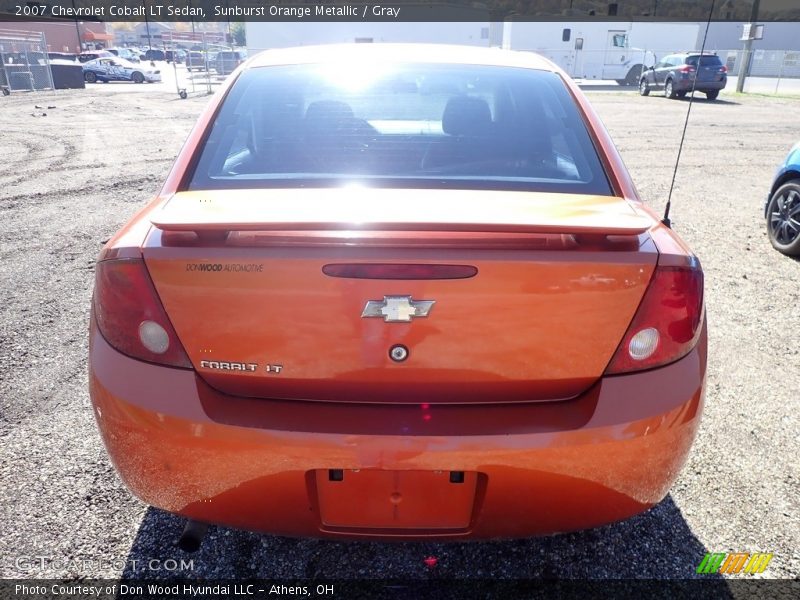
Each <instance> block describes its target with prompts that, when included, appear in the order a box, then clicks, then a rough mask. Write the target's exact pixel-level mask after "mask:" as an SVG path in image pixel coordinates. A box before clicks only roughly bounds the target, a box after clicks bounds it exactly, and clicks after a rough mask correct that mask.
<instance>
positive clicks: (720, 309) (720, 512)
mask: <svg viewBox="0 0 800 600" xmlns="http://www.w3.org/2000/svg"><path fill="white" fill-rule="evenodd" d="M112 87H113V89H112ZM104 88H105V89H103V90H102V92H98V91H96V90H97V87H95V88H94V89H92V88H89V89H87V90H75V91H68V92H67V91H64V92H58V93H42V94H36V95H26V94H13V95H12V96H10V97H7V98H0V139H1V140H2V144H1V145H2V155H3V159H2V161H0V164H2V167H0V169H1V170H0V256H1V257H2V259H1V260H0V290H2V292H1V293H2V303H0V378H1V380H0V481H2V484H1V485H0V557H2V558H0V576H1V577H48V576H50V577H53V576H58V577H64V576H66V577H73V576H82V577H118V576H120V575H125V576H133V575H136V576H148V577H172V576H174V575H175V574H176V573H175V572H174V571H170V570H169V569H168V568H167V567H166V566H164V561H165V560H166V559H170V558H172V559H177V560H180V559H181V558H183V559H189V558H192V559H193V569H192V570H191V572H187V571H184V572H183V573H182V574H183V575H189V574H191V575H193V576H200V577H211V576H227V577H236V578H238V577H265V578H277V577H292V578H294V577H310V576H314V577H319V578H350V577H372V578H377V577H389V578H392V577H393V578H407V577H408V578H428V577H437V578H438V577H444V578H451V577H452V578H466V577H487V578H493V577H541V576H546V577H591V578H605V577H656V578H683V577H691V576H693V575H694V570H695V568H696V566H697V564H698V563H699V561H700V559H701V558H702V556H703V555H704V553H705V552H706V551H714V552H729V551H765V552H773V553H774V555H775V556H774V558H773V560H772V562H771V563H770V565H769V568H768V570H767V572H766V573H765V575H766V576H770V577H783V578H785V577H793V578H794V577H798V576H800V523H799V519H798V517H799V516H800V513H798V498H800V493H798V488H799V487H800V486H799V485H798V484H799V483H800V468H799V467H798V461H797V457H798V456H800V433H799V428H798V417H797V408H798V398H800V356H798V337H797V327H798V323H800V320H799V319H798V306H800V297H799V295H800V284H798V282H800V262H797V261H794V260H791V259H788V258H786V257H783V256H781V255H780V254H778V253H777V252H775V251H774V250H772V248H771V247H770V245H769V242H768V241H767V238H766V234H765V233H764V227H763V222H762V217H761V212H762V206H763V200H764V196H765V194H766V192H767V189H768V187H769V184H770V179H771V176H772V174H773V172H774V168H775V166H776V165H777V164H778V163H779V162H780V160H781V159H782V157H783V156H784V155H785V153H786V151H787V150H788V148H789V147H790V146H791V145H792V144H793V143H794V142H795V141H797V139H799V138H800V101H798V100H796V99H795V100H792V99H780V98H766V97H740V96H735V95H728V96H723V98H724V99H723V100H722V101H720V102H716V103H708V102H705V101H700V102H698V103H697V104H695V106H694V109H693V114H692V121H691V126H690V129H689V134H688V136H687V140H686V147H685V151H684V156H683V160H682V163H681V168H680V171H679V177H678V182H677V185H676V188H675V194H674V198H673V212H672V216H673V218H674V222H675V229H676V230H677V231H678V232H679V233H680V234H681V235H682V236H683V237H684V239H685V240H687V241H688V243H689V244H690V245H691V246H692V247H693V248H694V250H695V251H696V252H697V254H698V255H699V256H700V258H701V260H702V262H703V265H704V267H705V272H706V282H707V283H706V285H707V288H706V289H707V305H708V321H709V331H710V353H709V360H710V369H709V380H708V396H707V404H706V410H705V417H704V421H703V425H702V428H701V431H700V434H699V437H698V439H697V442H696V444H695V446H694V448H693V450H692V453H691V457H690V459H689V462H688V464H687V465H686V467H685V468H684V470H683V472H682V474H681V476H680V477H679V479H678V481H677V483H676V484H675V486H674V487H673V489H672V492H671V494H670V495H669V496H668V497H667V498H666V499H665V500H664V501H663V502H662V503H661V504H659V505H658V506H656V507H655V508H653V509H652V510H650V511H648V512H647V513H645V514H643V515H641V516H639V517H636V518H634V519H631V520H628V521H626V522H624V523H619V524H614V525H610V526H607V527H603V528H600V529H596V530H592V531H587V532H583V533H575V534H569V535H559V536H555V537H550V538H543V539H533V540H524V541H508V542H492V543H472V544H449V545H441V544H432V543H396V544H379V543H348V544H343V543H332V542H322V541H316V540H295V539H286V538H279V537H271V536H262V535H256V534H251V533H246V532H240V531H234V530H227V529H222V528H212V530H211V531H210V535H209V538H208V539H207V540H206V542H205V544H204V546H203V548H202V550H201V551H200V552H199V553H197V554H195V555H193V556H191V557H189V556H187V555H184V554H182V553H181V552H180V551H179V550H177V549H176V548H174V547H173V546H172V542H173V540H174V539H175V538H176V537H177V536H178V534H179V531H180V528H181V523H180V521H179V520H178V519H176V518H174V517H172V516H170V515H167V514H165V513H162V512H160V511H157V510H154V509H152V508H148V507H146V506H144V505H142V504H141V503H140V502H139V501H137V500H136V499H134V498H133V497H132V496H131V495H130V494H129V493H128V491H127V490H126V489H125V488H124V487H123V486H122V484H121V482H120V481H119V479H118V478H117V476H116V474H115V473H114V470H113V468H112V467H111V465H110V463H109V461H108V459H107V457H106V454H105V451H104V449H103V446H102V444H101V441H100V438H99V435H98V434H97V431H96V429H95V424H94V419H93V417H92V411H91V410H90V404H89V398H88V392H87V376H86V368H87V367H86V357H87V351H88V348H87V335H86V333H87V321H88V310H89V299H90V294H91V286H92V283H93V262H94V259H95V258H96V256H97V253H98V252H99V250H100V248H101V246H102V243H103V242H104V241H105V240H107V239H108V238H109V237H110V236H111V235H112V233H113V232H114V231H115V230H116V229H117V228H118V227H119V226H120V225H122V223H124V222H125V221H126V220H127V219H128V218H129V217H130V216H131V215H132V214H133V213H134V212H135V211H136V210H137V209H138V208H139V207H141V206H142V205H143V204H144V203H145V202H146V201H147V200H148V198H149V197H150V196H151V195H152V194H153V193H154V192H155V191H157V188H158V185H159V183H160V182H161V180H162V179H163V177H164V176H165V174H166V173H167V170H168V169H169V167H170V164H171V161H172V160H173V158H174V157H175V155H176V152H177V151H178V149H179V147H180V145H181V143H182V141H183V139H184V138H185V136H186V134H187V133H188V130H189V128H190V127H191V125H192V124H193V122H194V120H195V118H196V116H197V114H198V113H199V111H200V109H201V108H202V106H203V105H204V103H205V101H206V100H205V97H200V96H194V97H190V98H189V99H188V100H185V101H182V100H179V99H178V98H177V96H176V95H175V94H174V93H170V91H169V90H168V88H166V87H164V86H160V87H159V86H153V87H152V88H151V89H150V90H148V92H147V93H142V92H141V90H136V91H135V92H134V91H129V89H130V86H127V85H124V84H121V85H116V86H115V85H114V84H111V85H110V86H104ZM590 97H591V99H592V101H593V103H594V105H595V106H596V108H597V110H598V111H599V112H600V114H601V116H602V118H603V119H604V121H605V122H606V124H607V126H608V128H609V129H610V131H611V133H612V135H613V137H614V138H615V140H616V142H617V143H618V145H619V147H620V149H621V151H622V153H623V156H624V158H625V160H626V162H627V165H628V167H629V169H630V170H631V172H632V174H633V177H634V180H635V181H636V182H637V184H638V186H639V190H640V192H641V194H642V196H643V198H644V199H645V200H646V201H647V202H648V203H650V204H651V205H653V206H656V207H659V208H660V207H662V206H663V204H664V201H665V200H666V196H667V192H668V190H669V183H670V178H671V175H672V168H673V165H674V161H675V156H676V153H677V148H678V143H679V139H680V132H681V128H682V124H683V118H684V115H685V111H686V108H687V106H688V104H687V102H685V101H669V100H666V99H664V98H660V97H649V98H641V97H639V96H638V95H635V94H634V93H602V92H594V93H591V94H590ZM35 104H38V105H41V106H43V107H44V108H43V109H35V108H34V105H35ZM50 106H55V108H49V107H50ZM41 112H46V113H47V116H36V115H38V114H40V113H41ZM429 555H433V556H436V557H438V559H439V562H438V565H437V566H436V567H435V568H434V569H430V568H428V567H426V566H425V565H424V564H423V559H424V558H425V557H426V556H429ZM34 557H44V558H34ZM134 561H136V562H135V563H134ZM152 561H159V562H152ZM81 563H83V565H82V566H81Z"/></svg>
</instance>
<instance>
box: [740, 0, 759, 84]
mask: <svg viewBox="0 0 800 600" xmlns="http://www.w3.org/2000/svg"><path fill="white" fill-rule="evenodd" d="M759 4H761V0H753V8H752V10H751V11H750V33H749V34H748V36H747V39H746V40H745V42H744V49H743V50H742V60H741V62H740V63H739V76H738V77H737V78H736V91H737V92H742V91H744V80H745V78H746V77H747V73H748V72H749V71H750V60H751V57H752V54H753V36H754V34H755V28H756V24H757V23H758V8H759Z"/></svg>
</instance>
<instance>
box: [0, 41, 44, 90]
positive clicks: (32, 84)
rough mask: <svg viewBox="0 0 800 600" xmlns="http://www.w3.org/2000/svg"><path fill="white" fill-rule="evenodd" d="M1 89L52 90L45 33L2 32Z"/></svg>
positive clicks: (0, 56) (0, 49) (0, 54)
mask: <svg viewBox="0 0 800 600" xmlns="http://www.w3.org/2000/svg"><path fill="white" fill-rule="evenodd" d="M0 87H1V88H3V90H4V92H13V91H22V90H25V91H34V90H47V89H53V74H52V72H51V70H50V59H49V57H48V55H47V42H46V40H45V36H44V33H40V32H38V31H16V30H6V29H0Z"/></svg>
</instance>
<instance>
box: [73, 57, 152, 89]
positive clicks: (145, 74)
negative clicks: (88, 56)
mask: <svg viewBox="0 0 800 600" xmlns="http://www.w3.org/2000/svg"><path fill="white" fill-rule="evenodd" d="M83 78H84V79H85V80H86V82H87V83H95V82H97V81H104V82H106V83H108V82H109V81H133V82H134V83H144V82H145V81H146V82H148V83H155V82H157V81H161V71H159V70H157V69H153V68H150V67H148V66H144V65H137V64H133V63H132V62H128V61H127V60H125V59H124V58H117V57H115V56H112V57H111V58H97V59H95V60H90V61H88V62H85V63H83Z"/></svg>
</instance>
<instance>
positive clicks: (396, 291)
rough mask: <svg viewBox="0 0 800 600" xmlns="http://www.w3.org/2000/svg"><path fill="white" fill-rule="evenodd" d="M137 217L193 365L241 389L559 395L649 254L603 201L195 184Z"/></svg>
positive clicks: (600, 355) (469, 398)
mask: <svg viewBox="0 0 800 600" xmlns="http://www.w3.org/2000/svg"><path fill="white" fill-rule="evenodd" d="M453 215H458V219H454V218H453ZM151 220H152V222H153V224H154V225H155V228H154V229H153V230H152V231H151V234H150V236H149V237H148V240H147V243H146V245H145V248H144V257H145V262H146V264H147V267H148V270H149V271H150V274H151V276H152V278H153V282H154V284H155V287H156V290H157V291H158V294H159V296H160V298H161V301H162V302H163V304H164V307H165V309H166V311H167V314H168V315H169V317H170V319H171V321H172V324H173V325H174V327H175V330H176V332H177V334H178V336H179V338H180V339H181V342H182V343H183V345H184V347H185V349H186V351H187V353H188V354H189V357H190V358H191V360H192V363H193V365H194V367H195V368H196V369H197V372H198V374H199V375H200V376H201V377H203V378H204V379H205V380H206V381H207V382H208V383H209V384H210V385H212V386H214V387H216V388H217V389H219V390H220V391H223V392H226V393H231V394H236V395H246V396H255V397H270V398H287V399H304V400H324V401H357V402H377V403H380V402H411V403H426V402H453V403H458V402H510V401H546V400H561V399H567V398H571V397H574V396H576V395H577V394H580V393H581V392H583V391H584V390H586V389H587V388H588V387H590V386H591V385H592V384H593V383H594V382H595V381H597V379H598V378H599V377H600V376H601V375H602V373H603V371H604V369H605V367H606V365H607V364H608V362H609V360H610V359H611V356H612V355H613V353H614V351H615V349H616V347H617V345H618V344H619V342H620V340H621V339H622V337H623V335H624V334H625V331H626V329H627V327H628V324H629V323H630V321H631V319H632V318H633V315H634V313H635V312H636V309H637V307H638V305H639V302H640V300H641V298H642V296H643V294H644V291H645V289H646V287H647V284H648V282H649V280H650V276H651V274H652V271H653V268H654V266H655V263H656V257H657V253H656V251H655V247H654V245H653V244H652V241H651V240H650V238H649V236H648V235H646V234H645V233H644V232H645V231H646V230H647V229H648V228H649V227H650V226H651V225H652V224H653V221H652V219H651V218H650V217H648V216H647V215H645V214H643V213H640V212H639V211H638V210H637V209H636V208H635V206H634V205H633V204H632V203H629V202H627V201H625V200H622V199H620V198H612V197H594V196H572V195H570V196H566V195H558V194H539V193H525V192H495V191H491V192H490V191H480V192H475V191H461V190H458V191H456V190H437V191H428V190H425V191H421V190H397V189H392V190H383V189H370V190H365V189H360V188H359V189H348V188H341V189H291V190H237V191H225V192H215V191H212V192H209V191H203V192H183V193H180V194H176V195H175V196H174V197H172V198H171V199H170V200H169V201H168V202H167V203H166V204H165V206H164V207H163V208H162V209H161V210H160V211H158V212H156V213H155V214H154V215H153V216H152V218H151ZM364 265H368V266H367V267H364ZM331 266H333V267H331ZM452 266H456V267H459V268H458V269H451V268H450V267H452ZM456 273H457V274H458V278H452V277H455V274H456ZM398 276H399V277H401V278H400V279H397V277H398ZM384 277H387V278H384ZM403 277H408V278H403ZM431 301H432V302H433V303H434V304H432V305H430V304H425V302H431ZM370 307H371V308H370ZM425 307H427V308H428V313H427V316H422V314H421V313H422V312H424V309H425ZM370 315H373V316H370ZM387 319H388V322H387ZM397 346H402V347H403V348H405V349H407V352H408V356H407V358H406V359H405V360H402V361H396V360H393V359H392V357H391V350H392V348H394V347H397Z"/></svg>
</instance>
